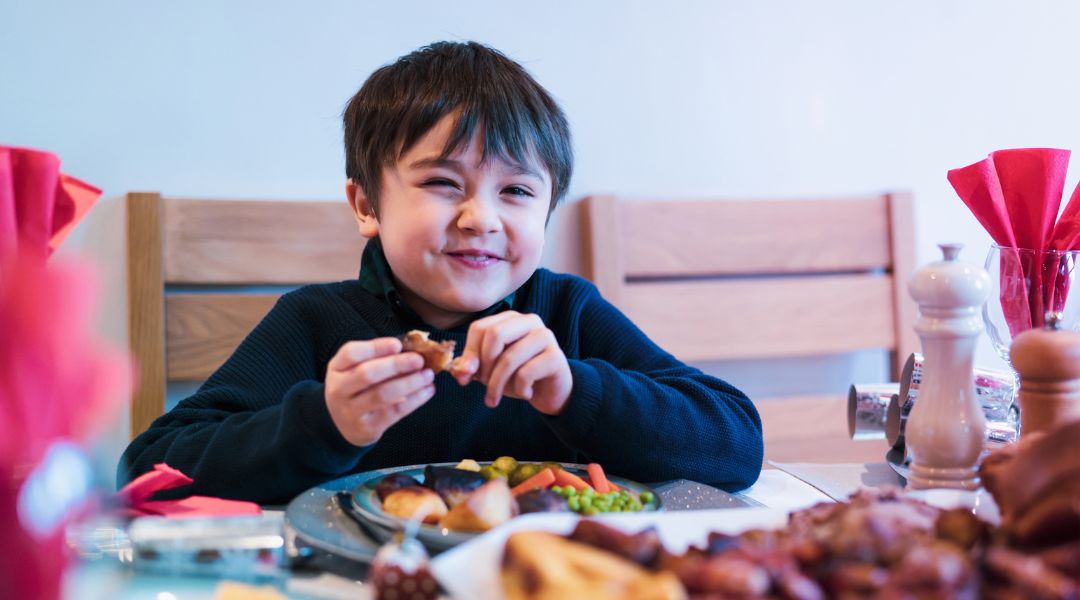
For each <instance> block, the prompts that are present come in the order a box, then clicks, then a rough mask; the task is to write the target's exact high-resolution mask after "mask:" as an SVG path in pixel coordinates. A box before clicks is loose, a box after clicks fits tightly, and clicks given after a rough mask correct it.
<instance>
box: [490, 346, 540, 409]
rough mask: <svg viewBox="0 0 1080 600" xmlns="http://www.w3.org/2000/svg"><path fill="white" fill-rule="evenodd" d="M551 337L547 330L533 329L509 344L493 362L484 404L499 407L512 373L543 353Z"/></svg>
mask: <svg viewBox="0 0 1080 600" xmlns="http://www.w3.org/2000/svg"><path fill="white" fill-rule="evenodd" d="M553 341H554V340H553V336H552V334H551V332H550V331H549V330H547V329H533V330H532V331H530V332H529V333H528V334H526V335H525V337H523V338H521V339H519V340H517V341H515V342H514V343H512V344H510V346H509V347H507V348H506V350H505V351H503V352H502V353H501V354H500V355H499V358H498V360H497V361H496V362H495V367H494V368H493V369H492V370H491V378H490V379H488V383H487V392H486V393H485V394H484V404H486V405H487V406H489V407H490V408H495V407H496V406H498V405H499V400H500V399H501V398H502V397H503V395H504V392H505V388H506V384H507V383H508V382H509V381H510V378H511V377H513V376H514V373H516V372H517V371H518V369H519V368H521V367H522V365H524V364H526V363H527V362H529V360H531V359H532V358H533V357H534V356H537V355H538V354H540V353H541V352H543V351H544V348H546V347H548V346H549V345H550V344H551V343H552V342H553Z"/></svg>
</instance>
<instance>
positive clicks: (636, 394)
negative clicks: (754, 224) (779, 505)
mask: <svg viewBox="0 0 1080 600" xmlns="http://www.w3.org/2000/svg"><path fill="white" fill-rule="evenodd" d="M513 308H514V310H517V311H519V312H522V313H536V314H537V315H539V316H540V317H541V318H542V319H543V321H544V323H546V324H547V326H548V327H549V328H550V329H551V330H552V331H553V332H554V333H555V337H556V338H557V339H558V341H559V344H560V346H561V348H562V350H563V352H564V353H565V354H566V357H567V359H568V361H569V363H570V372H571V374H572V375H573V390H572V392H571V396H570V400H569V404H568V406H567V408H566V410H565V411H564V412H563V414H561V415H559V416H557V417H549V416H546V415H543V414H541V413H540V412H538V411H536V410H535V409H533V408H532V407H531V406H530V405H529V404H528V403H527V402H523V401H520V400H515V399H510V398H505V399H503V401H502V402H501V403H500V404H499V406H498V408H496V409H489V408H487V407H485V406H484V403H483V392H484V387H483V385H482V384H479V383H471V384H469V385H468V386H465V387H462V386H459V385H458V384H457V383H456V382H455V381H453V380H452V379H451V378H450V377H449V376H448V375H446V374H440V375H438V376H437V377H436V380H435V386H436V393H435V396H434V397H433V398H432V399H431V400H429V401H428V402H427V404H425V405H424V406H422V407H420V408H419V409H418V410H416V411H415V412H414V413H412V414H410V415H408V416H407V417H405V418H404V419H402V420H401V421H400V422H398V423H397V424H395V425H394V426H392V427H391V428H390V429H388V430H387V431H386V432H385V433H384V434H383V436H382V438H381V439H380V440H379V441H378V442H376V443H375V444H372V445H370V446H365V447H356V446H353V445H352V444H350V443H349V442H347V441H346V440H345V439H344V438H343V437H342V436H341V434H340V433H339V432H338V431H337V429H336V428H335V426H334V424H333V421H332V420H331V418H330V413H329V412H328V411H327V408H326V401H325V398H324V387H323V382H324V380H325V376H326V366H327V363H328V362H329V360H330V358H331V357H332V356H333V355H334V354H335V353H336V352H337V350H338V348H340V347H341V345H342V344H344V343H345V342H347V341H349V340H364V339H371V338H376V337H382V336H398V335H401V334H403V333H404V332H405V331H406V330H407V329H408V328H412V327H413V326H414V325H415V324H413V323H403V322H402V319H401V318H399V316H398V315H399V313H398V312H395V311H394V310H393V309H392V307H391V306H390V305H389V303H388V302H387V300H386V298H385V297H379V296H378V295H375V294H372V293H371V292H369V291H368V290H366V289H365V288H364V287H363V286H362V285H361V284H360V282H359V281H358V280H350V281H343V282H340V283H332V284H323V285H312V286H307V287H304V288H301V289H298V290H296V291H293V292H290V293H288V294H286V295H284V296H282V297H281V299H280V300H279V301H278V302H277V304H276V305H275V306H274V308H273V310H271V311H270V313H269V314H268V315H267V316H266V317H265V318H264V319H263V321H262V322H261V323H259V325H258V326H257V327H256V328H255V329H254V330H253V331H252V332H251V334H250V335H248V337H247V339H245V340H244V341H243V343H241V344H240V346H239V347H238V348H237V349H236V352H235V353H234V354H233V355H232V357H230V358H229V360H228V361H227V362H226V363H225V364H224V365H222V366H221V368H220V369H218V370H217V372H215V373H214V374H213V375H212V376H211V377H210V378H209V379H208V380H207V381H206V383H205V384H204V385H203V386H202V387H201V388H200V389H199V390H198V392H196V393H195V395H193V396H191V397H190V398H187V399H186V400H183V401H182V402H180V403H179V404H178V405H177V406H176V407H175V408H173V409H172V410H171V411H169V412H168V413H167V414H165V415H163V416H161V417H160V418H158V419H157V420H155V421H154V423H153V424H152V425H151V426H150V428H149V429H148V430H147V431H146V432H144V433H142V434H141V435H139V436H138V437H137V438H135V440H133V441H132V442H131V445H130V446H129V447H128V448H127V450H126V451H125V452H124V456H123V458H122V459H121V462H120V467H119V472H118V476H117V478H118V481H119V482H120V483H121V484H122V483H124V482H126V481H128V480H130V479H132V478H134V477H136V476H138V475H140V474H142V473H144V472H146V471H148V470H150V469H151V468H152V467H153V465H154V464H155V463H158V462H166V463H168V464H169V465H171V466H173V467H175V468H177V469H179V470H181V471H183V472H184V473H186V474H187V475H189V476H191V477H192V478H193V479H194V480H195V483H194V484H193V485H192V486H189V487H186V488H182V489H181V490H177V491H176V492H175V493H173V494H169V493H164V494H162V495H160V496H159V497H163V498H167V497H178V496H186V495H188V494H205V495H213V496H220V497H225V498H239V499H245V500H251V501H255V502H260V503H282V502H286V501H288V500H289V499H291V498H292V497H294V496H295V495H297V494H298V493H300V492H302V491H303V490H305V489H307V488H310V487H312V486H315V485H318V484H319V483H322V482H325V481H328V480H331V479H336V478H338V477H342V476H344V475H347V474H349V473H355V472H360V471H367V470H370V469H377V468H383V467H390V466H399V465H411V464H424V463H431V462H448V461H458V460H461V459H463V458H473V459H477V460H490V459H494V458H496V457H498V456H500V455H509V456H513V457H515V458H517V459H521V460H537V461H540V460H554V461H562V462H598V463H600V464H602V465H603V466H604V468H605V470H606V471H608V472H609V473H611V474H614V475H620V476H623V477H627V478H630V479H634V480H637V481H645V482H653V481H664V480H669V479H677V478H686V479H692V480H695V481H700V482H703V483H709V484H713V485H716V486H719V487H722V488H724V489H726V490H737V489H742V488H745V487H747V486H749V485H750V484H752V483H753V482H754V481H755V480H756V479H757V476H758V473H759V472H760V468H761V461H762V437H761V420H760V418H759V417H758V413H757V410H756V409H755V408H754V405H753V403H751V401H750V400H749V399H748V398H747V397H746V396H745V395H744V394H743V393H742V392H740V391H739V390H737V389H735V388H734V387H732V386H731V385H729V384H727V383H725V382H724V381H722V380H720V379H717V378H715V377H710V376H708V375H705V374H704V373H702V372H701V371H699V370H698V369H695V368H692V367H689V366H686V365H684V364H683V363H681V362H679V361H678V360H676V359H675V358H674V357H672V356H671V355H670V354H668V353H667V352H665V351H664V350H662V349H661V348H659V347H658V346H656V344H654V343H653V342H652V341H651V340H649V338H648V337H646V336H645V334H644V333H642V332H641V331H640V330H639V329H638V328H637V327H636V326H634V324H633V323H631V322H630V321H629V320H628V319H627V318H626V317H625V316H624V315H623V314H622V313H620V312H619V311H618V310H617V309H616V308H615V307H613V306H612V305H611V304H609V303H608V302H607V301H605V300H604V299H603V298H602V297H601V296H600V294H599V293H598V292H597V290H596V288H595V287H594V286H593V285H592V284H591V283H589V282H587V281H585V280H584V279H581V278H579V277H575V276H572V275H560V274H556V273H552V272H550V271H547V270H544V269H539V270H537V271H536V273H535V274H534V275H533V276H532V277H531V278H530V279H529V281H527V282H526V283H525V285H524V286H522V287H521V288H520V289H519V290H518V291H517V293H516V294H515V295H514V297H513ZM428 329H429V330H430V331H431V338H432V339H435V340H447V339H449V340H456V341H457V348H458V349H459V351H460V349H462V348H464V347H465V336H466V327H462V328H460V329H457V330H454V331H441V330H437V329H432V328H430V327H429V328H428Z"/></svg>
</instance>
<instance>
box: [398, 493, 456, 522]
mask: <svg viewBox="0 0 1080 600" xmlns="http://www.w3.org/2000/svg"><path fill="white" fill-rule="evenodd" d="M383 511H384V512H386V513H387V514H389V515H393V516H395V517H399V518H402V519H415V518H420V519H421V520H422V521H423V522H424V523H427V524H429V525H433V524H435V523H438V522H439V519H441V518H442V517H444V516H445V515H446V513H447V508H446V503H445V502H443V499H442V498H441V497H439V495H438V494H436V493H435V492H434V491H432V490H429V489H428V488H426V487H419V486H417V487H405V488H401V489H400V490H397V491H396V492H393V493H392V494H390V495H389V496H387V497H386V499H385V500H383Z"/></svg>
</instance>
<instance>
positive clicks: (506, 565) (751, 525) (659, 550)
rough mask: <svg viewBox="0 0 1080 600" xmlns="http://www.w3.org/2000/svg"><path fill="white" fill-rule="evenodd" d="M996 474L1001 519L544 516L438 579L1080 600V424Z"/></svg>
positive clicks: (907, 498) (652, 594)
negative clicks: (1069, 599)
mask: <svg viewBox="0 0 1080 600" xmlns="http://www.w3.org/2000/svg"><path fill="white" fill-rule="evenodd" d="M981 475H982V478H983V482H984V484H985V490H982V491H981V492H980V493H982V494H984V495H985V494H989V495H990V496H991V497H992V499H993V501H994V503H995V504H996V508H997V511H996V512H995V514H999V515H1000V520H999V521H998V522H990V521H987V520H984V519H982V518H980V517H979V516H977V515H978V514H979V511H978V510H975V509H976V508H977V507H976V506H975V505H974V504H973V502H972V501H971V499H972V498H978V494H971V495H969V496H967V500H966V501H960V502H957V503H954V505H953V506H948V505H935V504H934V503H930V502H928V500H929V499H930V498H932V497H934V495H928V494H908V493H905V492H904V491H903V490H901V489H898V488H882V489H863V490H860V491H859V492H857V493H855V494H854V495H852V496H851V497H850V498H849V499H848V500H847V501H844V502H829V503H822V504H818V505H815V506H812V507H810V508H806V509H803V510H798V511H795V512H792V513H790V514H785V513H782V512H779V511H774V510H771V509H760V508H747V509H728V510H722V511H697V512H681V513H680V512H668V513H643V514H630V515H624V514H618V515H601V516H594V517H591V518H581V517H579V516H576V515H528V516H525V517H522V518H521V519H519V520H517V521H515V522H512V523H508V524H506V525H504V526H503V527H500V528H498V529H496V530H494V531H491V532H489V533H487V534H485V535H483V536H481V537H478V538H476V539H474V540H472V541H470V542H468V543H465V544H463V545H461V546H459V547H457V548H454V549H452V550H450V551H448V552H445V553H443V554H441V555H440V556H438V557H436V558H435V559H434V561H433V563H432V568H433V571H434V573H435V576H436V577H437V578H438V579H439V580H440V582H441V583H442V584H443V586H444V587H445V588H446V589H447V591H448V592H449V593H450V594H451V595H452V596H453V597H455V598H457V597H460V598H472V599H477V600H484V599H490V600H504V599H505V600H534V599H537V600H538V599H553V600H554V599H562V598H590V599H596V600H603V599H615V598H619V599H623V598H625V599H630V598H636V599H683V598H698V599H706V598H709V599H713V598H716V599H720V598H741V599H753V598H789V599H804V598H805V599H824V598H991V599H996V598H1002V599H1014V598H1016V599H1019V598H1044V599H1058V598H1061V599H1066V598H1080V422H1076V423H1072V424H1068V425H1066V426H1064V427H1061V428H1059V429H1056V430H1054V431H1051V432H1048V433H1042V432H1040V433H1037V434H1033V435H1031V436H1029V437H1025V438H1022V439H1021V441H1020V442H1018V443H1016V444H1014V445H1012V446H1009V447H1007V448H1005V449H1003V450H1000V451H997V452H995V453H993V454H991V455H990V456H988V457H987V458H986V460H985V461H984V463H983V466H982V468H981ZM917 496H918V497H917ZM938 497H941V496H940V495H938ZM962 497H964V496H963V495H962V494H961V495H956V498H962ZM937 504H940V503H937ZM975 504H977V501H976V502H975Z"/></svg>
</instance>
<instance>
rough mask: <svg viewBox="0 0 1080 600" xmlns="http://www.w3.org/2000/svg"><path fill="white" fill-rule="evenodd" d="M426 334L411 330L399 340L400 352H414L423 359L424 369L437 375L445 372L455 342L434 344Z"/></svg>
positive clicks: (451, 357)
mask: <svg viewBox="0 0 1080 600" xmlns="http://www.w3.org/2000/svg"><path fill="white" fill-rule="evenodd" d="M428 335H429V334H428V332H426V331H420V330H419V329H413V330H412V331H410V332H408V333H406V334H405V337H404V338H402V340H401V351H402V352H416V353H417V354H419V355H420V356H423V357H424V367H426V368H428V369H431V370H432V371H434V372H436V373H439V372H442V371H445V370H447V368H448V367H449V366H450V361H451V360H453V358H454V346H456V345H457V342H455V341H453V340H447V341H445V342H436V341H434V340H429V339H428Z"/></svg>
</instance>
